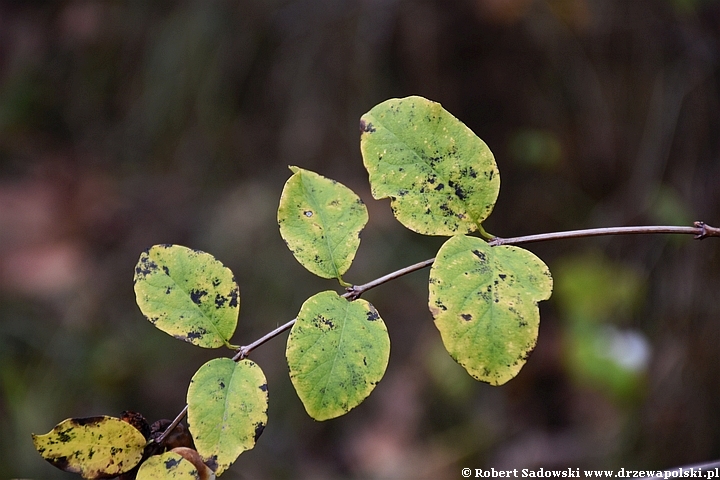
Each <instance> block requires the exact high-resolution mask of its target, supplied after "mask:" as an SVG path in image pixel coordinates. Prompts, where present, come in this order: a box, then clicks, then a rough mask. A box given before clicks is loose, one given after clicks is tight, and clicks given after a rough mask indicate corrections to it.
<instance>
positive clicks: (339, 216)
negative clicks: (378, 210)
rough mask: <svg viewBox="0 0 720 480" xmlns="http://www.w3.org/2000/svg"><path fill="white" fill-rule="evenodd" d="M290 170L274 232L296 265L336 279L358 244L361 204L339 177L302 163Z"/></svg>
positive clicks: (362, 222)
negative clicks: (321, 172)
mask: <svg viewBox="0 0 720 480" xmlns="http://www.w3.org/2000/svg"><path fill="white" fill-rule="evenodd" d="M290 170H292V171H293V172H294V174H293V175H292V176H291V177H290V179H289V180H288V181H287V183H285V187H284V188H283V191H282V195H281V197H280V207H279V208H278V215H277V219H278V224H279V225H280V235H281V236H282V238H283V239H284V240H285V243H287V246H288V248H289V249H290V251H291V252H292V253H293V255H294V256H295V258H296V259H297V261H298V262H300V264H301V265H302V266H304V267H305V268H307V269H308V270H310V271H311V272H312V273H314V274H315V275H318V276H320V277H323V278H337V279H338V280H341V276H342V275H343V274H344V273H345V272H346V271H347V270H348V268H350V265H351V264H352V261H353V259H354V258H355V252H357V249H358V246H359V245H360V231H361V230H362V229H363V227H364V226H365V224H366V223H367V221H368V213H367V208H366V207H365V204H364V203H363V202H362V200H360V197H358V196H357V195H355V193H354V192H353V191H352V190H350V189H349V188H347V187H346V186H345V185H343V184H341V183H338V182H336V181H334V180H330V179H328V178H325V177H323V176H321V175H318V174H317V173H315V172H311V171H309V170H303V169H302V168H298V167H290ZM341 281H342V280H341Z"/></svg>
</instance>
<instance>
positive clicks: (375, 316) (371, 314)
mask: <svg viewBox="0 0 720 480" xmlns="http://www.w3.org/2000/svg"><path fill="white" fill-rule="evenodd" d="M378 318H380V315H378V313H377V312H376V311H375V310H371V311H369V312H367V320H368V321H370V322H374V321H375V320H377V319H378Z"/></svg>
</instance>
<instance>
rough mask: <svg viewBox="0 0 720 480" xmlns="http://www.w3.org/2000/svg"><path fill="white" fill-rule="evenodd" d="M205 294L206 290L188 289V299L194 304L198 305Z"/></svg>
mask: <svg viewBox="0 0 720 480" xmlns="http://www.w3.org/2000/svg"><path fill="white" fill-rule="evenodd" d="M207 294H208V292H207V290H196V289H193V290H190V300H192V301H193V303H194V304H195V305H200V302H201V299H202V297H204V296H205V295H207Z"/></svg>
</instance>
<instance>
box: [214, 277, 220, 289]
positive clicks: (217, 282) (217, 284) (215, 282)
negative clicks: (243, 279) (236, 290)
mask: <svg viewBox="0 0 720 480" xmlns="http://www.w3.org/2000/svg"><path fill="white" fill-rule="evenodd" d="M220 283H221V282H220V279H219V278H213V280H212V286H213V287H218V286H220Z"/></svg>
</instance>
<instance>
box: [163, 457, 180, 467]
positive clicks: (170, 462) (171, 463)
mask: <svg viewBox="0 0 720 480" xmlns="http://www.w3.org/2000/svg"><path fill="white" fill-rule="evenodd" d="M179 463H180V460H178V459H177V458H168V459H167V460H165V470H172V469H173V468H175V467H176V466H177V465H178V464H179Z"/></svg>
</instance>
